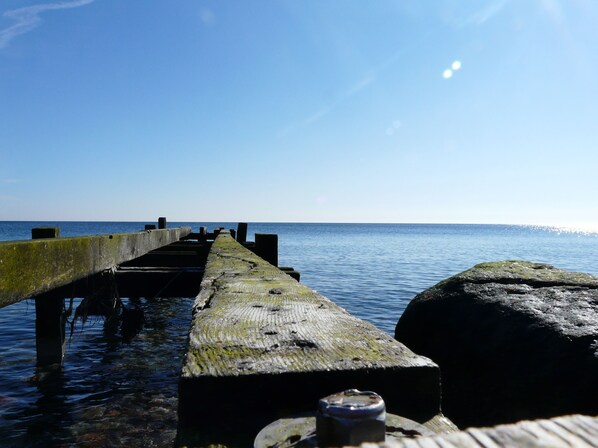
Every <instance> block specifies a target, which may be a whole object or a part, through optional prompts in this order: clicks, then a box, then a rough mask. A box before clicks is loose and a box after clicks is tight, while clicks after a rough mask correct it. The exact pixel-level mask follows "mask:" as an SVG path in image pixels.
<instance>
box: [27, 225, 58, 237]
mask: <svg viewBox="0 0 598 448" xmlns="http://www.w3.org/2000/svg"><path fill="white" fill-rule="evenodd" d="M59 237H60V228H59V227H34V228H33V229H31V239H32V240H38V239H41V238H59Z"/></svg>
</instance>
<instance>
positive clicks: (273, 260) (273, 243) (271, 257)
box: [255, 233, 278, 266]
mask: <svg viewBox="0 0 598 448" xmlns="http://www.w3.org/2000/svg"><path fill="white" fill-rule="evenodd" d="M255 253H256V254H257V255H258V256H259V257H261V258H263V259H264V260H266V261H267V262H268V263H270V264H271V265H273V266H278V235H276V234H271V233H256V234H255Z"/></svg>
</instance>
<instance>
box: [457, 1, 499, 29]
mask: <svg viewBox="0 0 598 448" xmlns="http://www.w3.org/2000/svg"><path fill="white" fill-rule="evenodd" d="M507 3H508V0H497V1H494V2H491V3H489V4H488V5H487V6H486V7H484V8H482V9H479V10H478V11H476V12H474V13H473V14H472V15H470V16H469V17H468V18H467V19H465V20H464V21H463V23H462V24H461V25H462V26H466V25H477V26H480V25H483V24H484V23H486V22H487V21H488V20H490V19H492V18H493V17H494V16H495V15H496V14H498V13H499V12H500V11H501V10H502V9H503V8H504V7H505V6H506V4H507Z"/></svg>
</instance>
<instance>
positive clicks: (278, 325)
mask: <svg viewBox="0 0 598 448" xmlns="http://www.w3.org/2000/svg"><path fill="white" fill-rule="evenodd" d="M348 388H358V389H362V390H373V391H375V392H378V393H380V394H381V395H382V396H383V398H384V400H385V402H386V405H387V409H388V410H389V412H393V413H395V414H398V415H402V416H405V417H407V418H411V419H414V420H417V421H420V422H426V421H428V420H434V421H435V422H438V421H439V420H438V419H435V416H437V415H438V414H439V413H440V404H439V403H440V380H439V371H438V367H437V366H436V365H435V364H434V363H433V362H431V361H430V360H429V359H427V358H424V357H421V356H418V355H416V354H414V353H413V352H412V351H410V350H409V349H408V348H407V347H405V346H404V345H403V344H401V343H399V342H397V341H395V340H394V339H393V338H392V337H391V336H389V335H387V334H385V333H383V332H382V331H380V330H378V329H377V328H376V327H374V326H373V325H371V324H369V323H367V322H364V321H362V320H360V319H358V318H356V317H354V316H352V315H351V314H349V313H347V312H346V311H345V310H344V309H342V308H340V307H339V306H337V305H335V304H334V303H333V302H331V301H330V300H328V299H326V298H325V297H323V296H321V295H320V294H318V293H316V292H315V291H313V290H312V289H310V288H308V287H307V286H305V285H303V284H301V283H299V282H297V281H296V280H294V279H293V278H291V277H290V276H288V275H287V274H285V273H284V272H282V271H281V270H279V269H278V268H276V267H275V266H272V265H271V264H269V263H267V262H266V261H264V260H262V259H261V258H259V257H258V256H257V255H255V254H254V253H252V252H251V251H249V250H247V249H246V248H244V247H243V246H242V245H241V244H239V243H237V242H236V241H235V240H234V239H233V238H232V237H231V236H230V235H229V234H227V233H221V234H220V235H219V236H218V237H217V239H216V240H215V242H214V243H213V245H212V248H211V251H210V254H209V255H208V261H207V264H206V268H205V274H204V278H203V280H202V284H201V288H200V293H199V295H198V297H197V299H196V301H195V305H194V317H193V324H192V329H191V332H190V335H189V347H188V352H187V355H186V359H185V361H184V364H183V368H182V374H181V381H180V386H179V425H180V426H179V441H180V444H181V445H188V446H205V445H208V444H209V443H208V442H210V443H228V444H229V446H237V445H235V443H234V442H231V441H230V440H228V439H227V437H229V436H230V435H231V434H237V435H239V434H242V437H246V439H244V442H243V443H241V442H237V443H239V444H240V445H239V446H248V444H249V443H250V442H251V440H252V439H251V437H250V436H251V435H252V436H253V437H255V435H256V434H257V432H258V431H259V429H261V427H263V426H265V425H266V424H268V423H270V422H271V421H273V420H275V419H277V418H279V417H284V416H288V415H289V414H290V413H293V412H303V411H310V410H314V409H315V408H316V406H317V403H318V399H319V398H321V397H323V396H327V395H330V394H332V393H335V392H339V391H341V390H344V389H348ZM441 423H442V421H441ZM438 428H444V429H445V430H446V429H447V428H451V426H450V425H449V424H446V425H444V426H443V425H442V424H438V425H437V426H436V429H438ZM242 437H241V438H242ZM231 443H232V445H231Z"/></svg>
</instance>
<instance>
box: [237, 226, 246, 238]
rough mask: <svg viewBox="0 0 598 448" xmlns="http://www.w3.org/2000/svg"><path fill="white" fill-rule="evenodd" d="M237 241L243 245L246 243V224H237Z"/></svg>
mask: <svg viewBox="0 0 598 448" xmlns="http://www.w3.org/2000/svg"><path fill="white" fill-rule="evenodd" d="M237 241H238V242H239V243H245V242H246V241H247V223H246V222H240V223H239V224H237Z"/></svg>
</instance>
